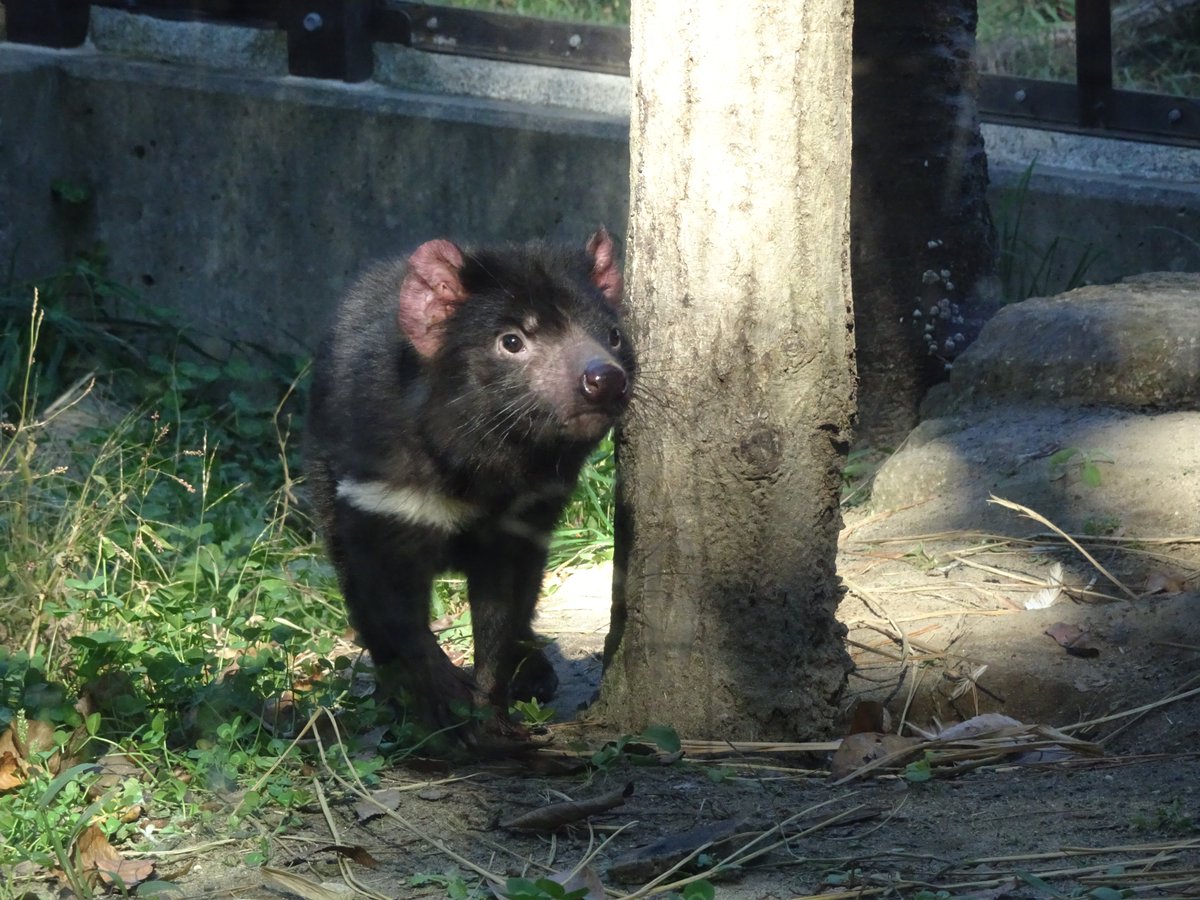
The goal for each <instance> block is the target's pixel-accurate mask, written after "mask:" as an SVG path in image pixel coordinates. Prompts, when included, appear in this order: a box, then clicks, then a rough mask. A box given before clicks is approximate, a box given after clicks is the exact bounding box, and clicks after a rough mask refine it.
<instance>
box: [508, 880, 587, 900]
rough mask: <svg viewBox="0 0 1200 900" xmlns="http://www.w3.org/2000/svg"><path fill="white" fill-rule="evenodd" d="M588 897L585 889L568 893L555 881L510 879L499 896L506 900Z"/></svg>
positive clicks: (581, 899) (566, 899) (557, 899)
mask: <svg viewBox="0 0 1200 900" xmlns="http://www.w3.org/2000/svg"><path fill="white" fill-rule="evenodd" d="M587 895H588V889H587V888H586V887H581V888H576V889H575V890H572V891H568V890H567V889H566V888H565V887H563V886H562V885H561V884H559V883H558V882H557V881H551V880H550V879H549V878H539V879H537V880H536V881H534V880H532V879H529V878H510V879H508V881H507V882H505V885H504V890H503V891H501V892H500V896H502V897H507V898H508V900H583V898H584V897H586V896H587Z"/></svg>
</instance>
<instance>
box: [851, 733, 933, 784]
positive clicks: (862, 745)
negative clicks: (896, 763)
mask: <svg viewBox="0 0 1200 900" xmlns="http://www.w3.org/2000/svg"><path fill="white" fill-rule="evenodd" d="M919 741H920V738H913V737H900V736H899V735H895V734H878V733H875V732H865V731H864V732H860V733H859V734H852V735H849V736H847V737H846V738H844V739H843V740H842V745H841V746H840V747H838V749H837V752H836V753H834V754H833V760H832V761H831V762H830V764H829V774H830V775H831V776H832V777H833V778H834V779H835V780H837V779H840V778H845V777H846V776H847V775H850V774H851V773H853V772H857V771H858V770H859V769H861V768H862V767H863V766H865V765H866V764H867V763H870V762H874V761H875V760H877V759H882V758H883V757H885V756H890V755H891V754H893V753H896V752H897V751H900V750H907V749H908V748H910V747H912V745H913V744H916V743H918V742H919Z"/></svg>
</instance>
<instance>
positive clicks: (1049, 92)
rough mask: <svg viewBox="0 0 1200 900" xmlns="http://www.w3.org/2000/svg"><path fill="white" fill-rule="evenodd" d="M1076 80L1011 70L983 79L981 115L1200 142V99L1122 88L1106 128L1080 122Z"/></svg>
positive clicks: (1110, 133) (1044, 125)
mask: <svg viewBox="0 0 1200 900" xmlns="http://www.w3.org/2000/svg"><path fill="white" fill-rule="evenodd" d="M1078 96H1079V94H1078V91H1077V89H1076V87H1075V85H1074V84H1071V83H1070V82H1061V81H1037V80H1035V79H1030V78H1013V77H1012V76H1009V75H983V76H980V79H979V111H980V116H981V117H982V118H983V119H984V120H985V121H988V122H996V123H1001V124H1006V125H1023V126H1025V127H1027V128H1049V129H1052V130H1059V131H1072V132H1076V133H1080V134H1093V135H1099V136H1103V137H1119V138H1126V139H1130V140H1140V141H1156V142H1159V143H1170V144H1181V145H1186V146H1200V99H1192V98H1188V97H1172V96H1169V95H1167V94H1149V93H1143V92H1141V91H1118V90H1114V91H1112V92H1111V93H1110V94H1109V101H1108V104H1107V108H1106V111H1105V116H1104V127H1087V126H1084V125H1081V124H1080V122H1079V116H1078Z"/></svg>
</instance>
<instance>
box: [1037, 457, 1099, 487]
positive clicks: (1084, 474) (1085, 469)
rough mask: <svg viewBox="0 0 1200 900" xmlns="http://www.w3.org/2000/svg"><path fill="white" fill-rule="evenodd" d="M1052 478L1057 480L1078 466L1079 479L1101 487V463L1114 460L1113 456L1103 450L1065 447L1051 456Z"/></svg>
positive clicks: (1089, 484) (1092, 485)
mask: <svg viewBox="0 0 1200 900" xmlns="http://www.w3.org/2000/svg"><path fill="white" fill-rule="evenodd" d="M1048 462H1049V466H1050V480H1051V481H1057V480H1058V479H1060V478H1062V477H1064V476H1065V475H1066V474H1067V472H1068V471H1070V470H1072V469H1074V468H1076V467H1077V468H1078V470H1079V480H1080V481H1081V482H1083V483H1084V484H1086V485H1087V486H1088V487H1092V488H1094V487H1099V486H1100V481H1101V476H1100V465H1099V464H1100V463H1109V464H1111V463H1112V462H1113V459H1112V457H1111V456H1109V455H1108V454H1107V453H1105V452H1104V451H1102V450H1081V449H1080V448H1078V447H1064V448H1063V449H1061V450H1059V451H1058V452H1057V453H1054V454H1052V455H1051V456H1050V458H1049V460H1048Z"/></svg>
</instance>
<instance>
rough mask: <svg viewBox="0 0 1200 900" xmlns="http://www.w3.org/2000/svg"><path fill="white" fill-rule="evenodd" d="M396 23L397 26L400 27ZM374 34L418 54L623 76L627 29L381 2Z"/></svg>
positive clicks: (626, 66) (626, 68)
mask: <svg viewBox="0 0 1200 900" xmlns="http://www.w3.org/2000/svg"><path fill="white" fill-rule="evenodd" d="M401 18H402V19H403V21H401ZM374 24H375V34H376V36H377V37H378V38H380V39H382V40H387V39H388V37H389V36H390V37H392V39H393V40H402V39H403V38H402V35H403V36H406V37H407V43H408V44H409V45H410V46H412V47H415V48H417V49H419V50H428V51H430V52H433V53H455V54H459V55H462V56H476V57H483V58H486V59H500V60H507V61H510V62H523V63H536V64H538V65H546V66H557V67H560V68H569V69H586V70H588V71H592V72H608V73H610V74H614V75H627V74H629V29H628V28H623V27H619V26H613V25H589V24H585V23H582V22H558V21H554V20H552V19H535V18H530V17H528V16H515V15H511V14H509V13H492V12H482V11H479V10H473V9H461V8H458V7H453V6H435V5H432V4H428V3H410V2H406V0H382V2H381V3H380V5H379V6H377V7H376V9H375V15H374Z"/></svg>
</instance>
